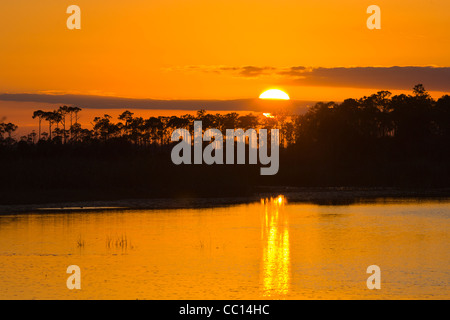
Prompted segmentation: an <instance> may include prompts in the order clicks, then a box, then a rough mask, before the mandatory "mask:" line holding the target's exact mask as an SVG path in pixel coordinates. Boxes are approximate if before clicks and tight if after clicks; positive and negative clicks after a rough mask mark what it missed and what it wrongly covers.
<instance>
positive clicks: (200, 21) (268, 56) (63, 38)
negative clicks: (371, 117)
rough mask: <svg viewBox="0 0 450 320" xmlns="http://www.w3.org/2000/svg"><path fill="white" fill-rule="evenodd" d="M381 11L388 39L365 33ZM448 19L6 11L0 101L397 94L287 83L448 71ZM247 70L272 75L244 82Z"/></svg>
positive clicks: (165, 4)
mask: <svg viewBox="0 0 450 320" xmlns="http://www.w3.org/2000/svg"><path fill="white" fill-rule="evenodd" d="M374 3H375V4H377V5H378V6H380V7H381V13H382V29H381V30H368V29H367V27H366V20H367V18H368V16H369V15H368V14H367V13H366V9H367V7H368V6H369V5H371V4H374ZM71 4H76V5H78V6H80V8H81V19H82V20H81V27H82V28H81V30H68V29H67V28H66V19H67V17H68V16H69V15H68V14H66V8H67V7H68V6H69V5H71ZM449 13H450V1H448V0H434V1H431V0H430V1H423V0H420V1H419V0H409V1H399V0H398V1H397V0H377V1H375V2H372V1H370V2H365V1H361V0H341V1H332V0H320V1H298V0H150V1H149V0H130V1H119V0H108V1H106V0H97V1H87V0H76V1H61V0H46V1H39V2H37V1H29V0H27V1H25V0H15V1H8V2H6V1H2V3H1V4H0V30H1V32H0V43H1V50H0V93H61V94H63V93H72V94H88V95H89V94H93V95H109V96H118V97H128V98H151V99H238V98H255V97H258V96H259V94H260V93H261V92H262V91H264V90H265V89H269V88H272V87H277V88H281V89H283V90H285V91H286V92H288V93H289V95H290V96H291V98H292V99H297V100H335V101H339V100H343V99H345V98H348V97H355V98H358V97H361V96H363V95H368V94H371V93H374V92H376V90H377V89H389V90H391V91H393V92H396V93H397V92H401V91H399V90H403V89H404V88H400V87H398V88H390V87H389V85H391V84H389V85H386V86H383V83H381V85H378V84H376V85H371V84H370V83H367V84H362V85H361V83H360V82H361V81H360V80H358V79H359V78H358V79H356V80H354V79H353V80H352V79H350V80H349V81H348V83H345V84H342V83H341V84H339V81H335V83H336V84H337V86H335V83H331V84H330V83H325V84H321V82H320V77H319V78H317V77H316V79H315V82H311V83H306V84H305V83H302V82H301V81H297V80H298V79H297V80H296V78H293V77H292V76H287V75H281V74H282V73H284V72H285V71H289V70H291V68H292V67H296V66H304V67H307V68H331V69H333V68H337V67H344V68H352V67H374V66H375V67H392V66H404V67H406V66H419V67H425V66H434V67H450V41H449V31H450V19H449ZM246 66H253V67H257V68H262V70H264V71H263V72H259V73H255V74H252V73H250V74H246V75H245V74H244V73H243V72H240V71H246V70H245V69H242V68H243V67H246ZM444 71H445V72H448V70H444ZM332 72H335V70H332ZM358 72H364V71H358ZM444 75H446V73H445V74H444ZM337 77H338V78H337V79H339V77H340V74H339V75H337ZM300 80H301V78H300ZM296 81H297V82H296ZM331 81H333V80H331ZM369 82H370V81H369ZM424 84H425V87H427V83H426V81H425V83H424ZM371 86H372V87H373V88H372V87H371ZM381 86H383V88H380V87H381ZM408 88H409V83H408ZM432 89H433V88H432ZM408 91H410V90H408ZM431 91H434V92H432V93H433V95H434V96H435V97H437V96H440V95H442V94H443V93H448V92H449V91H450V90H448V89H446V88H445V87H444V88H442V87H440V88H437V89H436V90H431ZM3 105H4V106H5V104H3ZM7 107H8V108H13V107H14V108H16V107H17V108H20V105H19V104H17V105H14V104H12V103H10V102H9V103H8V105H7ZM4 108H5V107H4Z"/></svg>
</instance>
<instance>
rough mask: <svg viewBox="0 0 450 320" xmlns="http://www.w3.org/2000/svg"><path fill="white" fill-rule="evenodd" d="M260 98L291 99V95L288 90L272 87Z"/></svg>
mask: <svg viewBox="0 0 450 320" xmlns="http://www.w3.org/2000/svg"><path fill="white" fill-rule="evenodd" d="M259 98H260V99H272V100H289V99H290V98H289V96H288V94H287V93H286V92H284V91H281V90H278V89H270V90H267V91H264V92H263V93H261V95H260V96H259Z"/></svg>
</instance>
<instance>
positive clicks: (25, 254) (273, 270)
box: [0, 196, 450, 299]
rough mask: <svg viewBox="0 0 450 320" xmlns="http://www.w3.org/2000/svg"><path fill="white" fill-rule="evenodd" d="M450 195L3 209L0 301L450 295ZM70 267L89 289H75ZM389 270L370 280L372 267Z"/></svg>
mask: <svg viewBox="0 0 450 320" xmlns="http://www.w3.org/2000/svg"><path fill="white" fill-rule="evenodd" d="M449 218H450V202H417V201H403V202H387V203H371V204H356V205H349V206H318V205H312V204H294V203H292V204H291V203H287V201H286V199H285V198H284V197H282V196H280V197H278V198H274V199H265V200H262V201H261V203H253V204H248V205H238V206H232V207H226V208H210V209H183V210H148V211H98V210H97V211H83V212H75V213H55V212H39V213H35V214H25V215H15V216H11V215H10V216H7V215H5V216H0V299H448V298H449V297H450V290H449V284H450V272H449V268H448V266H449V262H450V255H449V234H448V230H449V225H450V224H449V222H450V219H449ZM69 265H78V266H79V267H80V268H81V290H69V289H68V288H67V287H66V280H67V277H68V276H69V274H67V273H66V269H67V267H68V266H69ZM370 265H378V266H379V267H380V268H381V290H369V289H367V286H366V280H367V278H368V277H369V276H370V275H369V274H367V273H366V270H367V267H368V266H370Z"/></svg>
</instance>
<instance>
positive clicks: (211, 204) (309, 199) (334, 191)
mask: <svg viewBox="0 0 450 320" xmlns="http://www.w3.org/2000/svg"><path fill="white" fill-rule="evenodd" d="M279 195H283V196H285V197H286V199H287V202H288V203H311V204H317V205H350V204H355V203H373V202H378V201H381V200H382V201H386V202H388V201H395V200H416V201H419V202H420V201H450V188H439V189H413V188H411V189H409V188H350V187H329V188H296V187H259V188H258V190H257V191H256V192H255V193H254V194H253V195H250V196H242V197H208V198H206V197H195V198H141V199H139V198H138V199H120V200H92V201H64V202H49V203H39V204H8V205H0V215H9V214H26V213H34V214H39V213H49V212H53V213H70V212H72V213H73V212H86V211H127V210H170V209H205V208H215V207H227V206H233V205H241V204H250V203H254V202H259V201H261V199H263V198H270V197H277V196H279Z"/></svg>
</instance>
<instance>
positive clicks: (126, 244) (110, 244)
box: [106, 234, 134, 249]
mask: <svg viewBox="0 0 450 320" xmlns="http://www.w3.org/2000/svg"><path fill="white" fill-rule="evenodd" d="M106 247H107V248H108V249H112V248H115V249H133V248H134V246H133V245H132V244H131V241H130V240H129V239H128V237H127V235H126V234H122V235H120V236H107V237H106Z"/></svg>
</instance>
